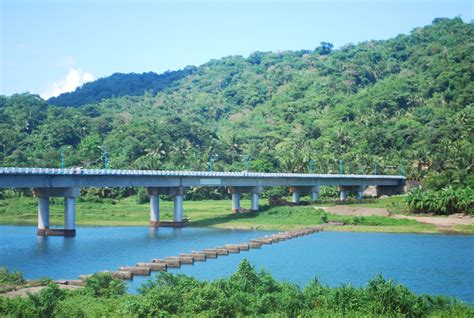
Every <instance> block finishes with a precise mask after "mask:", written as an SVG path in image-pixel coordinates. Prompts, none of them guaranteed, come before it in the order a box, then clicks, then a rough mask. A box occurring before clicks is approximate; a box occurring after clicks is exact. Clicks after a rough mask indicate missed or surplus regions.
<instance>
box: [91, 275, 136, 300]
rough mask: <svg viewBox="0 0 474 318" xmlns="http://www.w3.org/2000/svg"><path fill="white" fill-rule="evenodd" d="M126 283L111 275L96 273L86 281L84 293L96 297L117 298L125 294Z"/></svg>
mask: <svg viewBox="0 0 474 318" xmlns="http://www.w3.org/2000/svg"><path fill="white" fill-rule="evenodd" d="M126 290H127V289H126V286H125V283H124V282H123V281H121V280H119V279H114V278H112V276H111V275H110V274H109V273H96V274H94V275H92V276H91V277H89V278H88V279H87V280H86V286H85V288H84V292H85V293H86V294H89V295H91V296H94V297H117V296H121V295H123V294H125V292H126Z"/></svg>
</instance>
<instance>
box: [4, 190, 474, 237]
mask: <svg viewBox="0 0 474 318" xmlns="http://www.w3.org/2000/svg"><path fill="white" fill-rule="evenodd" d="M306 200H307V199H306ZM172 204H173V203H172V202H171V201H164V200H161V201H160V208H161V211H160V213H161V219H162V220H171V219H172ZM241 204H242V208H243V209H248V208H250V201H249V200H246V199H243V200H242V202H241ZM334 204H336V202H331V201H322V203H320V202H318V203H317V205H318V206H324V205H334ZM349 204H357V205H360V206H364V207H384V208H388V209H389V210H390V211H391V212H392V213H407V211H406V207H405V210H404V209H403V204H404V203H403V197H401V196H398V197H392V198H387V199H370V200H366V201H362V202H360V203H355V202H354V203H351V202H349ZM50 209H51V215H50V222H51V225H53V226H54V225H56V226H61V225H62V224H63V199H61V198H54V199H51V200H50ZM230 210H231V201H230V200H203V201H186V200H185V201H184V215H185V217H188V218H189V220H190V226H196V227H220V228H234V229H252V228H254V229H265V230H289V229H296V228H302V227H305V226H308V225H314V224H323V223H325V222H327V221H340V222H344V223H345V224H346V226H344V227H339V226H333V227H329V228H328V229H330V230H335V231H364V232H400V233H402V232H406V233H439V231H438V229H437V228H436V227H435V226H433V225H427V224H422V223H419V222H417V221H413V220H401V219H393V218H389V217H381V216H369V217H354V216H339V215H333V214H330V213H325V212H324V211H322V210H320V209H316V208H315V206H312V205H310V204H309V202H308V201H303V205H302V206H282V207H269V206H268V205H266V200H265V199H262V200H261V205H260V210H261V211H260V212H259V213H239V214H232V213H230ZM36 211H37V199H36V198H31V197H15V198H8V199H3V200H0V223H1V224H16V225H36V224H37V212H36ZM76 222H77V224H78V225H121V226H134V225H148V223H149V206H148V204H138V203H137V200H136V197H135V196H132V197H129V198H125V199H122V200H114V199H97V198H86V197H84V198H80V199H79V200H78V202H77V208H76ZM456 231H458V232H460V233H474V228H473V227H472V226H461V227H458V228H456Z"/></svg>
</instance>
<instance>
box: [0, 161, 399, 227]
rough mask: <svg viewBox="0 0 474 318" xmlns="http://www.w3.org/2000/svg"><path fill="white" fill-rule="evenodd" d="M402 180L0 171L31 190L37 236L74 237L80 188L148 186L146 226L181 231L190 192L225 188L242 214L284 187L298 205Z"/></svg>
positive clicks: (393, 187) (390, 188)
mask: <svg viewBox="0 0 474 318" xmlns="http://www.w3.org/2000/svg"><path fill="white" fill-rule="evenodd" d="M404 184H405V177H403V176H388V175H347V174H298V173H256V172H203V171H157V170H113V169H80V168H73V169H52V168H2V167H0V188H32V189H33V194H34V195H35V196H36V197H38V235H65V236H74V235H75V234H76V229H75V219H76V216H75V215H76V198H77V197H78V196H79V195H80V191H79V190H80V188H87V187H146V188H147V189H148V194H149V195H150V225H151V226H174V227H180V226H183V225H184V224H185V223H186V220H183V195H184V193H185V191H186V188H189V187H227V188H228V191H229V193H231V194H232V211H233V212H238V211H239V210H240V197H241V195H242V194H243V193H250V194H251V211H254V212H255V211H258V200H259V194H260V193H261V192H262V188H263V187H273V186H285V187H289V188H290V191H291V193H292V198H293V203H294V204H299V203H300V195H301V194H303V193H309V194H310V195H311V200H312V201H316V200H317V199H318V194H319V189H320V186H322V185H329V186H338V187H339V189H340V198H341V200H345V199H346V198H347V195H348V192H350V191H353V192H356V193H357V196H358V197H359V198H361V197H362V195H363V191H364V189H365V188H366V187H368V186H376V189H377V194H392V193H397V192H401V191H402V187H403V185H404ZM165 194H166V195H171V196H173V198H174V209H173V211H174V213H173V221H172V222H163V221H160V205H159V196H160V195H165ZM50 197H64V198H65V200H64V229H50V228H49V198H50Z"/></svg>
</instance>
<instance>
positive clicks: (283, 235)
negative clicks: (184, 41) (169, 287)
mask: <svg viewBox="0 0 474 318" xmlns="http://www.w3.org/2000/svg"><path fill="white" fill-rule="evenodd" d="M322 230H323V227H322V226H312V227H307V228H304V229H301V230H293V231H286V232H280V233H276V234H273V235H267V236H263V237H260V238H256V239H253V240H251V241H250V242H248V243H242V244H227V245H225V246H218V247H214V248H205V249H203V250H202V251H191V252H190V253H181V254H179V255H178V256H170V257H165V258H164V259H152V260H151V261H149V262H141V263H137V264H136V265H135V266H122V267H120V268H119V269H118V271H104V273H110V274H111V275H112V277H114V278H118V279H124V280H132V279H133V276H134V275H150V274H151V272H153V271H166V270H167V269H168V268H179V267H181V266H182V265H193V264H194V262H195V261H200V262H203V261H206V260H207V259H210V258H218V257H219V256H225V255H229V253H232V254H236V253H240V252H242V251H248V250H249V249H260V248H261V247H262V246H263V245H270V244H276V243H279V242H282V241H286V240H290V239H293V238H297V237H300V236H304V235H309V234H313V233H317V232H320V231H322ZM90 276H91V275H90V274H88V275H80V276H79V280H67V281H65V282H66V284H69V285H76V286H81V285H84V281H85V280H86V279H87V278H89V277H90Z"/></svg>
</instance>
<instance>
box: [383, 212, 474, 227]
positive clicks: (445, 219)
mask: <svg viewBox="0 0 474 318" xmlns="http://www.w3.org/2000/svg"><path fill="white" fill-rule="evenodd" d="M392 217H393V218H395V219H409V220H415V221H418V222H420V223H425V224H434V225H436V226H438V227H451V226H453V225H472V224H474V217H469V216H464V217H460V216H413V215H400V214H397V215H393V216H392Z"/></svg>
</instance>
